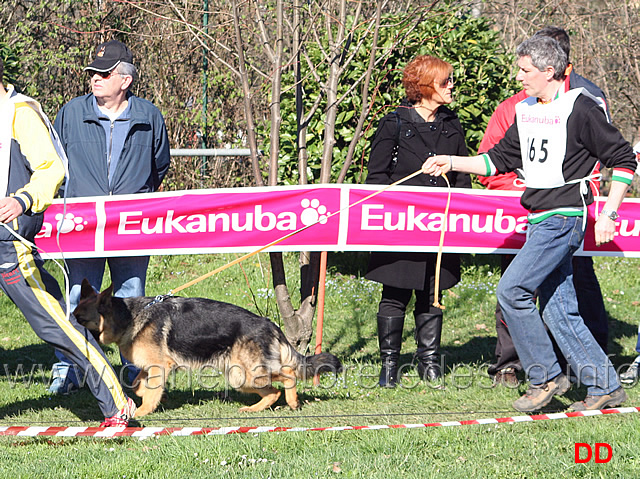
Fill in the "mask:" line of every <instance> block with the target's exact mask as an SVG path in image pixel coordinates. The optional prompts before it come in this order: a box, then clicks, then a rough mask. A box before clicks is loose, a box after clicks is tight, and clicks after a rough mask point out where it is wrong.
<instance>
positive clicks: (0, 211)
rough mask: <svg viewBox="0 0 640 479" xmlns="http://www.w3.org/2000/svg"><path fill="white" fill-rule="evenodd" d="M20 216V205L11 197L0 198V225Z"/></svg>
mask: <svg viewBox="0 0 640 479" xmlns="http://www.w3.org/2000/svg"><path fill="white" fill-rule="evenodd" d="M21 214H22V205H21V204H20V202H18V200H16V199H15V198H11V197H8V196H6V197H4V198H0V223H9V222H10V221H12V220H14V219H15V218H17V217H18V216H20V215H21Z"/></svg>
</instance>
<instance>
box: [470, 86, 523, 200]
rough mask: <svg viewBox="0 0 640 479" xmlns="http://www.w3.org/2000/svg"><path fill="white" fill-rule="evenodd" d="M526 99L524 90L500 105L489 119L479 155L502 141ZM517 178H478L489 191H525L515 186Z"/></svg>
mask: <svg viewBox="0 0 640 479" xmlns="http://www.w3.org/2000/svg"><path fill="white" fill-rule="evenodd" d="M525 98H527V94H526V93H525V92H524V90H523V91H521V92H520V93H516V94H515V95H513V96H512V97H511V98H508V99H506V100H505V101H503V102H502V103H500V104H499V105H498V107H497V108H496V111H494V112H493V115H491V118H490V119H489V123H488V124H487V129H486V130H485V132H484V136H483V137H482V141H481V142H480V146H479V147H478V153H486V152H487V151H489V150H490V149H491V147H493V146H494V145H496V144H497V143H498V142H499V141H500V140H502V138H503V137H504V134H505V133H506V131H507V130H508V129H509V127H510V126H511V125H512V124H513V122H514V121H515V118H516V104H517V103H519V102H521V101H522V100H524V99H525ZM516 177H517V176H516V174H515V173H504V174H501V175H495V176H478V180H480V183H482V184H483V185H484V186H486V187H487V189H489V190H524V187H518V186H515V185H514V184H513V181H514V180H515V179H516Z"/></svg>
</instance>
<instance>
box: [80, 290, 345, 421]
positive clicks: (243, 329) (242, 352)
mask: <svg viewBox="0 0 640 479" xmlns="http://www.w3.org/2000/svg"><path fill="white" fill-rule="evenodd" d="M112 291H113V287H112V286H110V287H109V288H107V289H106V290H104V291H103V292H101V293H99V294H98V293H96V292H95V291H94V290H93V288H92V287H91V285H90V284H89V282H88V281H86V280H85V281H83V283H82V293H81V299H80V302H79V304H78V307H77V308H76V310H75V311H74V315H75V317H76V318H77V320H78V322H79V323H80V324H82V325H84V326H85V327H86V328H87V329H89V330H90V331H91V332H92V333H93V334H94V336H95V337H96V338H97V339H98V341H99V342H100V343H102V344H110V343H116V344H117V345H118V346H119V347H120V352H121V353H122V355H123V356H124V357H125V358H126V359H128V360H129V361H131V362H132V363H133V364H135V365H136V366H137V367H138V368H140V369H141V372H140V374H139V375H138V377H137V378H136V381H135V382H134V385H136V386H135V389H134V391H135V393H136V394H137V395H138V396H140V397H141V398H142V405H141V406H140V407H139V408H138V410H137V411H136V417H139V416H144V415H145V414H149V413H150V412H152V411H153V410H154V409H155V408H156V407H157V406H158V403H159V402H160V399H161V397H162V393H163V391H164V384H165V380H166V377H167V375H168V373H169V372H170V371H171V370H172V368H192V369H197V368H202V367H205V366H206V367H215V368H216V369H218V370H220V371H222V372H223V373H224V374H225V377H226V380H227V382H228V383H229V385H230V386H231V387H233V388H235V389H237V390H239V391H242V392H248V393H256V394H259V395H260V396H261V397H262V399H261V400H260V401H258V402H257V403H256V404H254V405H252V406H247V407H243V408H241V409H240V411H253V412H255V411H262V410H263V409H266V408H268V407H270V406H271V405H273V404H274V403H275V402H276V401H277V400H278V398H279V397H280V391H279V390H278V389H276V388H274V387H273V384H272V383H273V382H281V383H282V384H283V385H284V388H285V399H286V401H287V404H288V405H289V406H290V407H291V408H292V409H297V408H298V407H299V406H300V403H299V401H298V394H297V391H296V383H297V380H298V379H304V378H309V377H312V376H313V375H314V374H321V373H323V372H338V371H340V370H341V368H342V366H341V364H340V361H339V360H338V358H336V357H335V356H334V355H332V354H329V353H321V354H317V355H315V356H307V357H305V356H303V355H301V354H300V353H298V352H297V351H296V350H295V349H294V347H293V346H291V344H290V343H289V341H287V339H286V337H285V335H284V333H283V332H282V330H280V328H278V326H277V325H276V324H275V323H273V322H272V321H270V320H269V319H267V318H263V317H260V316H257V315H255V314H253V313H251V312H250V311H247V310H246V309H243V308H241V307H239V306H235V305H233V304H229V303H224V302H220V301H214V300H210V299H205V298H181V297H174V296H171V297H167V298H165V299H164V300H163V301H161V302H155V303H153V304H151V303H152V302H153V300H154V298H151V297H135V298H116V297H114V296H112Z"/></svg>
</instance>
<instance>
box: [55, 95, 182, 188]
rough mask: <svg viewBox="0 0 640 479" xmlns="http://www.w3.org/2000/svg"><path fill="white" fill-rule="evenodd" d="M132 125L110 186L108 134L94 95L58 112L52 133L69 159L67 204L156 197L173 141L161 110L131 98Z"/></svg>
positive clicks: (166, 169) (85, 97)
mask: <svg viewBox="0 0 640 479" xmlns="http://www.w3.org/2000/svg"><path fill="white" fill-rule="evenodd" d="M127 100H128V101H129V103H130V105H131V123H130V128H129V132H128V133H127V136H126V139H125V142H124V148H123V149H122V154H121V156H120V159H119V161H118V164H117V167H116V171H115V172H114V177H113V179H112V182H111V185H109V178H108V171H107V169H108V166H107V145H106V143H107V142H106V138H105V132H104V128H103V127H102V125H101V124H100V121H99V120H98V116H97V115H96V112H95V110H94V108H93V94H89V95H85V96H81V97H77V98H74V99H73V100H71V101H69V102H68V103H67V104H66V105H64V106H63V107H62V108H61V109H60V111H59V112H58V116H57V117H56V120H55V122H54V127H55V129H56V131H57V132H58V135H59V136H60V140H61V141H62V145H63V146H64V149H65V151H66V153H67V157H68V158H69V180H68V181H67V183H66V184H65V185H64V186H63V189H66V196H67V197H68V198H74V197H84V196H105V195H123V194H131V193H148V192H152V191H156V190H157V189H158V188H159V187H160V184H161V183H162V179H163V178H164V176H165V174H166V173H167V171H168V170H169V163H170V160H171V158H170V154H169V138H168V135H167V128H166V126H165V124H164V119H163V118H162V114H161V113H160V110H158V109H157V108H156V107H155V106H154V105H153V104H152V103H151V102H149V101H147V100H144V99H142V98H138V97H136V96H134V95H132V94H129V96H128V97H127Z"/></svg>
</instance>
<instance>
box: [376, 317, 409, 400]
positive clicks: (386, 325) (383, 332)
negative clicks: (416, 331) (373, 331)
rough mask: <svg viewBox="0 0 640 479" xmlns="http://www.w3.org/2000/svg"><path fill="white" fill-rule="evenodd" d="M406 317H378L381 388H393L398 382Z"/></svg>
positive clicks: (379, 382)
mask: <svg viewBox="0 0 640 479" xmlns="http://www.w3.org/2000/svg"><path fill="white" fill-rule="evenodd" d="M403 326H404V316H382V315H380V314H379V315H378V342H379V344H380V358H381V359H382V368H381V369H380V380H379V381H378V384H379V385H380V387H387V388H393V387H395V386H396V383H397V382H398V361H399V360H400V348H401V347H402V328H403Z"/></svg>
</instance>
